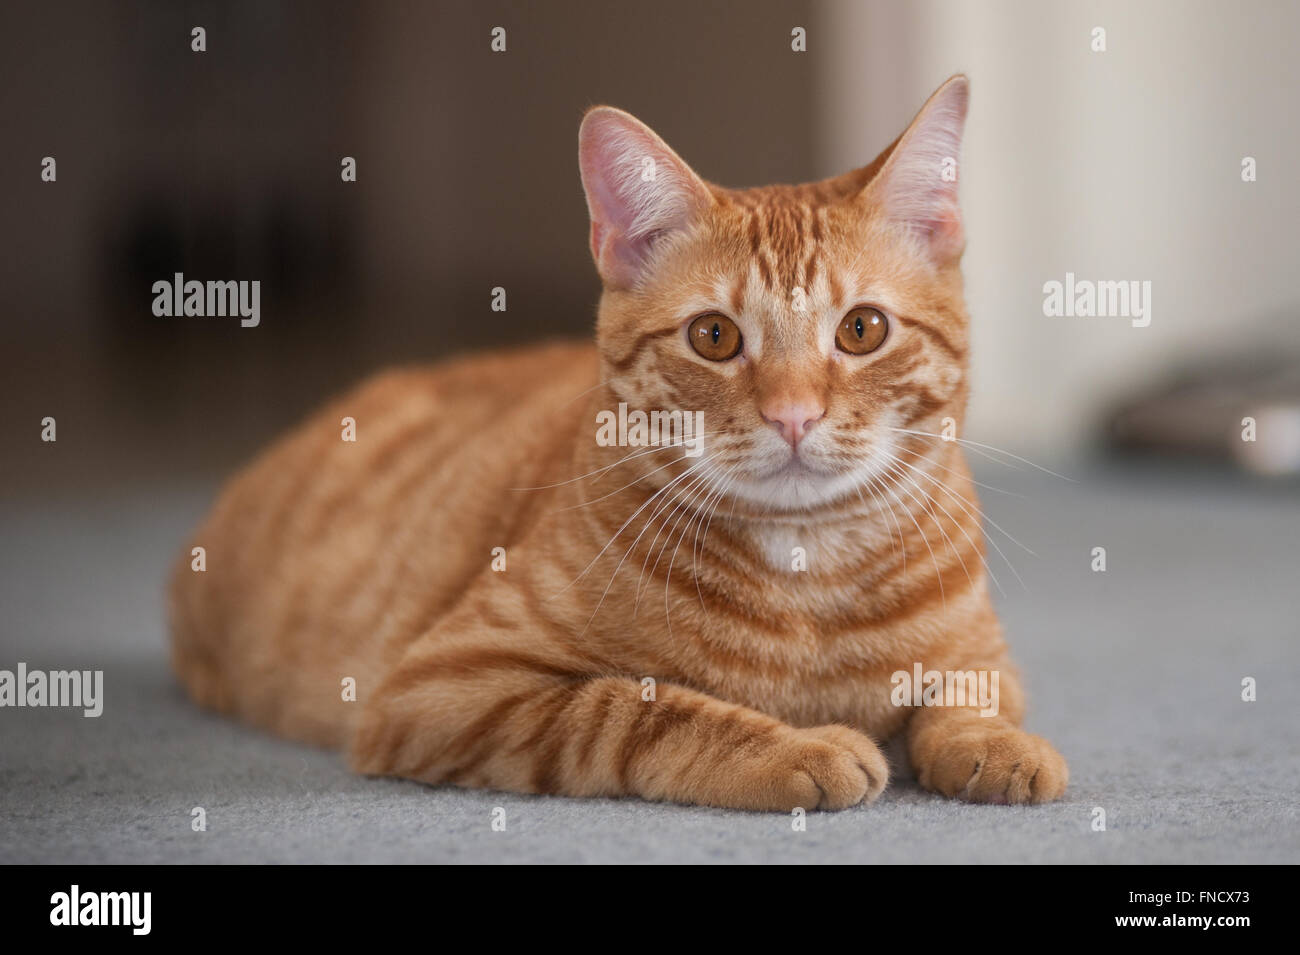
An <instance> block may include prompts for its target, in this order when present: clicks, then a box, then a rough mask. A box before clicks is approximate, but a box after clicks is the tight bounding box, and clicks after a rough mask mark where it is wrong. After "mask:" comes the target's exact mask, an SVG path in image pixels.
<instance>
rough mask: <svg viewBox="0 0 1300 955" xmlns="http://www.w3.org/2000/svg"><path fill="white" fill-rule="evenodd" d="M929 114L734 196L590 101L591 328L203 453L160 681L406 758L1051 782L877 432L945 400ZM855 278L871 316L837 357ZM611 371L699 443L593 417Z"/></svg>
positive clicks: (1002, 784) (689, 798)
mask: <svg viewBox="0 0 1300 955" xmlns="http://www.w3.org/2000/svg"><path fill="white" fill-rule="evenodd" d="M954 97H959V100H956V99H954ZM936 110H937V111H939V112H937V113H936V112H935V111H936ZM964 113H965V81H964V79H960V78H958V79H954V80H953V81H950V83H949V84H947V85H946V86H945V87H944V88H943V89H941V90H940V91H939V93H936V94H935V98H933V99H932V100H931V103H930V104H928V105H927V107H926V109H923V110H922V113H921V114H920V116H919V117H918V120H917V121H916V122H915V123H914V124H913V126H912V127H911V128H910V129H909V131H908V132H907V133H905V134H904V135H903V136H902V137H900V139H899V140H898V141H896V143H895V144H894V145H892V146H891V147H890V148H889V149H887V150H886V151H885V153H883V154H882V155H881V157H880V158H878V159H877V160H876V161H875V162H874V163H872V164H871V165H870V166H868V167H865V168H863V169H861V170H857V171H855V172H852V173H849V174H847V175H845V176H842V177H839V178H838V179H833V180H828V181H826V182H822V183H817V184H812V185H804V186H773V187H768V188H762V189H752V190H744V191H738V190H730V189H723V188H721V187H717V186H713V185H711V184H707V183H704V182H703V180H698V179H697V178H696V177H695V174H694V173H693V172H691V171H690V169H689V167H687V166H686V165H685V163H683V162H682V161H681V160H680V159H679V158H678V157H676V155H675V154H673V153H672V152H671V150H668V149H667V147H666V146H664V145H663V144H662V141H661V140H658V138H657V137H655V136H654V134H653V133H650V132H649V130H648V129H646V128H645V127H642V126H641V125H640V124H639V123H637V122H636V121H635V120H633V119H632V118H631V117H627V116H626V114H620V113H617V111H613V110H607V109H602V110H598V111H595V113H594V115H595V118H594V119H593V118H592V117H591V116H589V118H588V124H587V125H586V126H585V127H584V130H585V132H584V137H585V138H584V153H583V173H584V181H585V184H586V186H587V189H588V194H589V199H590V201H591V205H592V214H593V230H592V247H593V255H594V256H595V258H596V262H597V267H598V269H599V270H600V271H601V274H602V276H603V278H604V279H605V293H604V295H603V297H602V300H601V307H600V315H599V322H598V328H597V336H596V343H595V345H594V346H592V345H551V346H545V347H538V348H532V349H527V350H523V351H516V352H504V353H500V354H495V355H488V356H484V357H478V358H471V359H467V360H461V361H458V362H455V363H451V364H447V365H443V366H439V367H435V368H428V369H425V368H415V369H403V370H397V371H393V372H389V373H387V374H384V375H382V376H380V377H378V378H376V379H374V380H372V381H369V382H367V383H364V384H363V385H361V386H360V387H359V388H357V389H356V390H354V391H352V392H351V393H349V394H347V395H344V396H343V397H341V398H340V399H338V400H336V401H334V402H333V403H331V404H330V405H329V406H328V407H326V408H325V409H323V410H322V411H321V412H320V413H318V414H317V415H315V416H314V417H312V418H311V419H310V420H309V421H307V422H306V423H305V424H303V425H302V426H301V427H299V428H298V429H297V430H295V431H294V432H292V433H291V434H290V435H288V436H287V437H285V438H284V439H282V440H281V441H280V442H279V443H277V444H276V445H274V446H273V447H271V448H270V449H269V450H268V451H266V452H265V453H264V454H263V455H262V456H261V457H260V458H258V459H257V460H256V461H254V462H253V463H252V464H251V465H250V466H249V467H248V468H247V469H245V470H244V471H243V472H242V473H240V474H239V475H237V476H236V477H235V478H234V479H233V480H232V481H231V482H230V484H229V485H228V486H227V487H226V488H225V490H224V491H223V493H222V494H221V496H220V498H219V500H218V501H217V503H216V505H215V506H214V508H213V511H212V513H211V514H210V515H209V517H208V518H207V520H206V521H205V523H204V524H203V525H202V526H201V527H200V529H199V530H198V531H197V532H196V534H195V536H194V539H193V541H192V546H203V547H204V548H205V549H206V566H207V569H206V570H205V571H204V572H195V571H193V570H192V569H191V562H190V551H189V548H187V549H186V552H185V554H184V556H183V557H182V559H181V561H180V562H179V563H178V564H177V568H176V571H175V573H174V575H173V579H172V585H171V590H170V597H171V615H172V620H171V625H172V634H173V659H174V664H175V668H176V670H177V673H178V674H179V675H180V678H181V680H182V681H183V683H184V684H185V686H186V687H187V688H188V690H189V691H190V693H191V694H192V695H193V697H194V698H195V699H196V700H197V701H198V702H199V703H200V704H203V705H205V706H209V707H213V708H216V709H218V710H221V711H224V712H228V713H231V714H234V715H236V716H238V717H240V718H242V719H244V720H246V721H248V722H250V723H253V724H256V725H259V726H263V727H266V728H269V729H271V730H273V731H275V732H278V733H282V734H284V735H287V736H290V737H294V738H297V739H302V740H308V741H312V742H316V743H320V744H323V745H328V746H335V747H340V748H346V749H347V750H348V752H349V754H350V758H351V761H352V763H353V765H354V766H355V767H356V768H357V769H358V770H359V771H361V772H365V773H370V774H385V775H396V776H404V777H409V778H412V779H417V780H423V781H425V782H429V783H450V784H455V785H461V786H477V787H493V788H500V789H509V790H516V791H522V792H542V793H563V794H569V795H588V796H595V795H609V796H614V795H632V796H639V797H643V798H646V799H660V800H674V801H679V802H685V803H699V804H707V805H717V806H729V807H737V808H744V809H765V810H787V811H788V810H790V809H791V808H793V807H803V808H806V809H811V808H815V807H820V808H827V809H836V808H842V807H845V806H850V805H853V804H856V803H859V802H862V801H864V800H871V799H873V798H874V797H875V796H877V795H878V794H879V793H880V792H881V790H882V789H883V788H884V786H885V784H886V782H887V778H888V773H889V768H888V765H887V763H886V760H885V758H884V756H883V755H882V753H881V752H880V750H879V748H878V746H877V741H880V740H883V739H884V738H886V737H889V736H892V735H894V734H897V733H906V735H907V742H908V749H909V753H910V756H911V760H912V763H913V765H914V768H915V769H916V772H917V775H918V778H919V779H920V781H921V783H922V785H924V786H926V787H928V788H930V789H933V790H935V791H937V792H941V793H944V794H946V795H949V796H957V797H962V798H967V799H971V800H977V801H995V802H996V801H1009V802H1037V801H1041V800H1044V799H1052V798H1056V797H1059V796H1060V795H1061V793H1062V792H1063V791H1064V788H1065V785H1066V778H1067V771H1066V767H1065V763H1064V761H1063V760H1062V759H1061V757H1060V756H1059V755H1058V754H1057V753H1056V752H1055V751H1054V750H1053V749H1052V748H1051V746H1050V745H1049V744H1047V743H1046V742H1045V741H1043V740H1041V739H1040V738H1038V737H1035V736H1031V735H1029V734H1027V733H1025V732H1024V731H1023V730H1021V729H1020V728H1019V724H1020V721H1021V718H1022V715H1023V711H1024V702H1023V698H1022V694H1021V691H1020V686H1019V682H1018V679H1017V677H1016V674H1015V671H1014V668H1013V667H1012V665H1011V663H1010V661H1009V659H1008V657H1007V651H1006V647H1005V644H1004V642H1003V639H1002V635H1001V631H1000V629H999V626H998V622H997V619H996V617H995V615H994V612H993V609H992V607H991V603H990V599H989V595H988V591H987V585H986V577H985V573H984V569H985V564H984V561H985V555H984V548H983V538H982V536H981V528H980V524H979V520H978V513H979V512H978V507H977V499H976V496H975V493H974V490H973V487H972V483H971V480H970V477H969V473H968V471H967V468H966V464H965V462H964V460H963V457H962V454H961V451H960V448H959V445H958V444H957V443H955V442H947V441H942V440H936V439H934V438H931V437H926V436H922V435H918V434H907V433H904V432H905V431H912V432H927V433H936V432H938V431H940V429H941V428H942V427H943V421H944V419H945V418H952V419H953V420H954V421H955V422H956V423H957V426H958V427H960V424H961V422H962V420H963V415H964V410H965V405H966V399H967V375H966V372H967V355H968V350H969V341H968V334H967V317H966V312H965V306H964V303H963V299H962V291H961V277H960V272H959V269H958V259H959V256H960V249H959V248H955V247H954V246H953V241H954V237H955V236H959V235H960V232H959V223H957V222H956V221H955V220H954V219H953V218H952V215H955V212H952V213H948V212H943V211H942V210H940V214H939V215H938V216H937V217H931V218H930V219H927V217H926V214H925V212H924V209H921V211H920V212H919V213H918V208H919V207H918V206H917V203H916V202H911V203H910V204H904V205H905V207H906V212H905V215H904V214H898V213H896V212H895V211H894V209H893V207H892V206H891V203H892V202H893V201H894V199H892V198H891V197H892V196H893V195H894V194H895V193H896V192H897V187H898V183H896V182H894V181H893V179H892V178H891V177H892V176H893V170H895V169H905V170H906V177H905V178H904V180H903V181H904V182H912V183H914V182H915V178H916V176H917V175H918V173H917V167H916V166H915V163H914V162H912V160H913V159H914V158H915V157H914V155H913V152H915V153H916V154H918V155H928V154H929V153H926V152H925V150H927V149H928V150H930V151H931V152H933V149H934V145H935V144H934V143H933V142H929V141H926V142H920V143H916V144H915V145H914V144H913V143H914V142H915V141H916V137H917V136H925V135H928V134H926V132H925V130H926V124H927V122H931V125H934V122H936V121H933V117H934V116H935V115H937V116H939V118H940V119H943V118H944V117H947V118H948V121H949V124H950V123H951V118H952V116H954V115H957V114H960V116H964ZM927 116H929V117H931V119H930V120H927ZM940 125H942V124H940ZM592 130H595V131H596V132H594V133H593V132H592ZM918 130H920V132H917V131H918ZM945 132H946V133H950V132H951V130H950V129H948V128H946V127H945ZM597 134H598V135H597ZM624 134H626V136H627V137H630V138H620V137H623V136H624ZM958 135H959V130H958ZM629 143H632V144H633V145H632V146H629V145H628V144H629ZM620 150H621V152H620ZM629 150H630V152H629ZM637 150H648V151H649V152H650V153H651V154H653V155H655V156H656V157H657V159H658V160H659V161H661V162H665V163H669V164H670V165H669V167H668V168H670V169H671V170H672V176H671V178H670V179H668V180H667V181H666V184H665V180H659V181H658V186H657V187H656V188H657V189H659V193H657V194H653V195H648V196H647V195H632V196H630V197H629V196H627V195H620V194H619V192H618V190H619V189H622V190H623V191H624V192H626V191H627V190H629V189H630V190H632V191H635V190H636V188H637V186H636V181H635V180H632V179H630V178H628V177H626V176H625V175H624V176H622V178H619V177H617V176H616V177H615V178H614V180H613V181H614V182H615V185H616V186H617V188H613V187H611V189H610V191H609V192H608V193H607V194H605V195H604V196H603V197H602V196H601V194H600V189H601V188H602V186H601V184H600V183H598V182H597V181H596V180H597V179H598V178H599V177H600V176H602V175H603V174H604V173H605V172H606V170H605V169H603V168H602V166H601V163H602V162H607V161H611V160H609V156H611V155H615V156H617V155H622V156H623V161H636V160H638V159H639V157H640V155H641V153H640V152H638V151H637ZM899 156H902V157H903V158H904V159H907V160H908V163H904V161H903V160H902V159H899V158H897V157H899ZM660 168H663V167H660ZM624 172H625V170H624ZM909 177H910V178H909ZM911 188H913V189H915V188H916V187H915V186H914V185H913V186H912V187H911ZM673 190H676V193H675V194H672V195H668V194H667V193H672V192H673ZM941 198H942V199H943V201H947V198H945V197H941ZM620 203H623V205H620ZM657 203H658V204H659V206H658V207H657V206H656V204H657ZM665 203H666V205H664V204H665ZM664 209H667V210H669V212H670V213H671V214H665V213H664ZM953 209H954V210H955V207H953ZM620 216H622V218H620ZM645 216H649V217H650V220H645V219H644V218H643V217H645ZM945 217H947V218H945ZM646 221H653V222H655V223H658V226H657V227H655V228H649V229H647V228H644V225H645V222H646ZM918 222H920V223H921V225H920V226H919V227H918V225H917V223H918ZM796 287H798V288H799V289H800V290H801V294H802V295H803V297H804V300H805V302H806V305H805V308H804V309H803V310H796V309H794V308H793V307H792V305H791V302H792V290H793V289H795V288H796ZM863 303H869V304H872V305H874V306H877V307H880V308H882V309H884V310H885V311H886V312H887V314H888V315H889V317H890V321H891V327H890V331H889V335H888V337H887V339H886V341H885V344H884V345H883V346H882V347H881V348H880V349H879V350H878V351H877V352H873V353H872V354H870V355H866V356H850V355H846V354H844V353H842V352H837V351H836V350H835V349H834V345H833V342H834V333H835V328H836V325H837V323H838V321H839V319H840V318H841V317H842V315H843V314H844V312H845V311H846V310H847V309H849V308H852V307H854V306H855V305H859V304H863ZM705 311H720V312H723V313H725V314H727V315H729V316H730V317H732V318H733V319H734V320H735V321H736V322H737V324H738V325H739V326H740V327H741V330H742V332H743V334H744V339H745V342H744V351H743V352H742V353H741V355H740V356H738V357H737V358H735V359H733V360H731V361H728V362H717V363H715V362H709V361H706V360H704V359H702V358H701V357H700V356H699V355H696V354H695V353H694V352H693V351H692V349H691V347H690V346H689V344H688V343H687V342H686V340H685V337H684V334H683V328H684V323H686V322H688V321H689V320H690V319H691V317H692V316H695V315H697V314H699V313H701V312H705ZM787 399H788V400H796V399H797V400H800V401H808V402H817V403H819V404H818V407H822V408H824V415H823V416H822V417H821V418H820V419H819V420H818V421H817V422H816V423H815V424H814V425H813V426H812V428H811V429H810V430H809V432H808V434H807V436H806V437H805V438H804V439H803V442H802V444H801V445H800V449H799V452H798V454H797V455H795V454H794V452H792V451H791V448H790V446H789V445H788V444H787V443H786V442H785V441H784V440H783V439H782V438H781V437H780V436H779V435H778V433H777V431H776V430H775V429H774V428H773V427H772V426H771V424H770V423H769V421H766V420H764V418H763V415H762V414H761V413H760V409H762V408H764V407H768V406H769V405H770V404H771V403H772V402H781V401H785V400H787ZM620 402H624V403H626V404H627V405H628V406H629V407H630V408H640V409H683V410H701V411H703V412H704V422H705V432H706V437H705V440H704V453H703V454H702V455H701V456H699V457H696V458H692V457H688V456H687V455H686V454H685V453H684V451H683V449H682V448H680V447H671V448H665V447H659V448H648V449H644V448H643V449H638V448H629V447H605V446H602V445H601V444H599V443H598V442H597V441H596V440H595V435H596V424H595V422H596V417H597V415H598V414H599V413H600V412H602V411H607V410H612V409H615V408H617V406H618V405H619V403H620ZM345 416H346V417H351V418H354V419H355V421H356V424H357V440H356V441H355V442H345V441H342V440H341V439H340V429H341V424H340V422H341V419H342V418H344V417H345ZM897 429H903V430H897ZM794 458H798V460H797V461H794V460H793V459H794ZM494 548H504V553H505V560H506V564H505V568H504V569H493V567H492V561H493V553H494ZM796 548H801V549H802V551H803V553H805V554H806V565H807V566H806V570H794V569H792V564H793V561H792V555H793V554H795V553H797V552H796ZM915 663H922V664H923V665H924V667H925V668H926V669H934V670H967V669H977V670H978V669H989V670H996V671H998V673H999V674H1000V701H999V710H1000V712H999V714H998V715H997V716H996V717H992V718H985V717H981V716H979V715H978V714H977V713H976V712H975V711H974V710H973V709H971V708H969V707H967V708H955V707H954V708H940V707H932V708H921V709H920V710H916V709H914V708H912V707H908V706H903V707H900V706H896V705H894V702H893V701H891V689H892V685H891V674H893V673H895V672H896V671H906V672H909V673H910V672H911V671H912V669H913V666H914V664H915ZM346 678H352V679H353V680H355V681H356V696H357V698H356V700H355V701H349V700H345V699H344V694H343V692H342V684H343V681H344V680H345V679H346ZM650 681H653V683H650Z"/></svg>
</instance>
